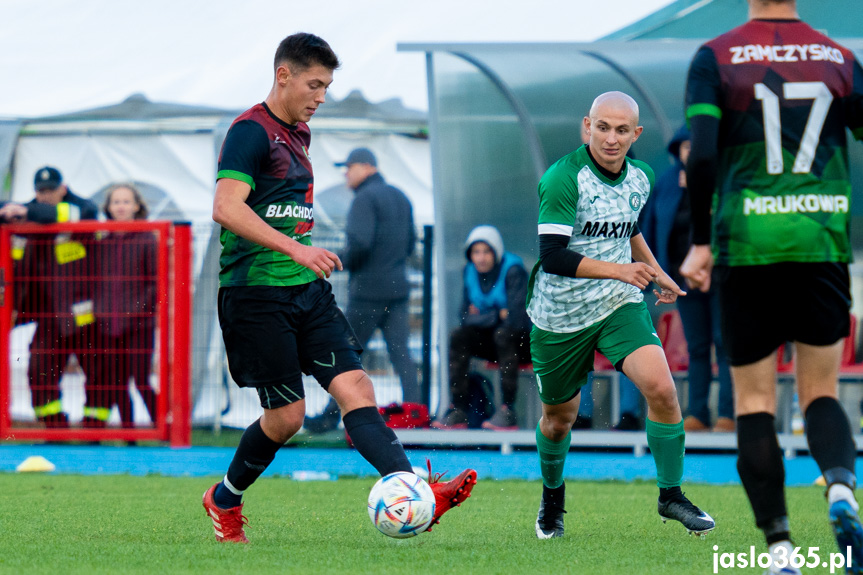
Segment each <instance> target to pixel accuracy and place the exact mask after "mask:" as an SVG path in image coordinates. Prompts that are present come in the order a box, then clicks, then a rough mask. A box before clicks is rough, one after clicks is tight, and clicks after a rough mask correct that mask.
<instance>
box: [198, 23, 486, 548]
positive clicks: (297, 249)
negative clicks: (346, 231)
mask: <svg viewBox="0 0 863 575" xmlns="http://www.w3.org/2000/svg"><path fill="white" fill-rule="evenodd" d="M338 67H339V60H338V58H337V57H336V55H335V53H333V51H332V49H331V48H330V46H329V44H327V43H326V42H325V41H324V40H322V39H321V38H319V37H317V36H314V35H312V34H304V33H299V34H294V35H291V36H288V37H287V38H285V39H284V40H283V41H282V42H281V44H279V48H278V50H277V51H276V57H275V62H274V69H275V78H274V80H273V87H272V90H271V91H270V94H269V95H268V96H267V99H266V100H265V101H264V102H262V103H260V104H257V105H255V106H253V107H252V108H250V109H249V110H247V111H246V112H243V113H242V114H241V115H240V116H239V117H238V118H237V119H236V120H235V121H234V123H233V125H232V126H231V128H230V130H229V131H228V134H227V136H226V137H225V143H224V144H223V147H222V153H221V155H220V158H219V172H218V183H217V184H216V196H215V199H214V202H213V219H214V220H215V221H216V222H218V223H220V224H221V225H222V232H221V242H222V255H221V259H220V265H221V273H220V274H219V283H220V290H219V322H220V324H221V327H222V335H223V337H224V340H225V349H226V350H227V354H228V363H229V366H230V369H231V375H232V376H233V378H234V380H235V381H236V382H237V384H238V385H240V386H241V387H254V388H256V389H257V391H258V395H259V396H260V400H261V406H262V407H263V408H264V414H263V415H262V416H261V418H260V419H258V420H257V421H255V422H254V423H252V424H251V425H250V426H249V427H248V429H246V431H245V433H244V434H243V437H242V438H241V439H240V445H239V446H238V447H237V451H236V453H235V455H234V459H233V461H232V462H231V465H230V467H229V468H228V472H227V474H226V475H225V478H224V479H223V480H222V481H220V482H219V483H217V484H216V485H214V486H212V487H211V488H210V489H209V490H207V492H206V493H205V494H204V500H203V503H204V508H205V509H206V510H207V514H208V515H209V516H210V517H211V519H212V520H213V527H214V529H215V531H216V539H217V540H218V541H231V542H241V543H246V542H248V539H246V535H245V532H244V530H243V526H244V524H245V517H244V516H243V514H242V508H243V505H242V495H243V492H244V491H245V490H246V489H247V488H248V487H249V486H250V485H251V484H252V483H253V482H254V481H255V480H256V479H257V478H258V477H259V476H260V475H261V473H263V472H264V470H265V469H266V468H267V466H268V465H269V464H270V463H271V462H272V461H273V459H274V458H275V456H276V452H277V451H278V450H279V448H280V447H281V446H282V445H284V444H285V442H287V441H288V440H289V439H290V438H291V437H292V436H293V435H294V434H295V433H296V432H297V431H298V430H299V429H300V427H302V425H303V418H304V416H305V412H306V404H305V400H304V393H303V380H302V377H303V374H304V373H306V374H311V375H312V376H314V377H315V379H317V381H318V383H319V384H320V385H321V386H322V387H323V388H324V389H325V390H327V391H328V392H329V393H330V394H331V395H332V396H333V397H334V398H335V400H336V401H337V402H338V404H339V407H340V408H341V410H342V419H343V421H344V424H345V429H346V431H347V432H348V433H349V434H350V436H351V439H352V440H353V442H354V445H355V446H356V447H357V450H358V451H359V452H360V454H361V455H362V456H363V457H364V458H365V459H366V460H367V461H368V462H369V463H371V464H372V465H373V466H374V467H375V469H377V471H378V472H379V473H380V474H381V475H386V474H389V473H393V472H395V471H408V472H410V471H411V469H412V468H411V464H410V462H409V461H408V459H407V456H406V455H405V452H404V449H403V448H402V445H401V443H399V441H398V439H397V438H396V436H395V434H394V433H393V431H392V430H391V429H389V428H388V427H387V426H386V425H385V424H384V421H383V419H382V418H381V416H380V414H379V413H378V410H377V404H376V402H375V394H374V389H373V387H372V382H371V380H370V379H369V377H368V375H366V373H365V371H363V367H362V364H361V363H360V353H361V352H362V348H361V347H360V345H359V344H358V343H357V339H356V336H355V335H354V332H353V331H352V330H351V327H350V326H349V325H348V322H347V320H346V319H345V316H344V315H343V314H342V312H341V311H340V310H339V308H338V307H337V306H336V303H335V299H334V298H333V294H332V290H331V287H330V284H329V282H327V281H326V279H325V278H327V277H329V276H330V274H331V273H332V272H333V270H334V269H336V268H338V269H341V268H342V263H341V262H340V261H339V258H338V256H336V254H334V253H332V252H330V251H328V250H325V249H323V248H316V247H313V246H312V242H311V233H312V228H313V227H314V215H313V211H312V210H313V203H312V199H313V177H312V165H311V162H310V160H309V143H310V140H311V134H310V132H309V128H308V126H307V125H306V122H308V121H309V120H310V119H311V117H312V116H313V115H314V114H315V111H316V110H317V108H318V106H320V105H321V104H323V103H324V101H325V96H326V93H327V88H328V87H329V85H330V83H331V82H332V81H333V71H334V70H335V69H336V68H338ZM430 480H431V478H430ZM475 483H476V472H475V471H473V470H472V469H467V470H465V471H463V472H462V473H461V474H459V475H458V477H456V478H455V479H453V480H452V481H449V482H446V483H443V482H435V483H432V489H433V491H434V493H435V498H436V509H435V520H437V519H439V518H440V516H441V515H443V514H444V513H445V512H446V511H447V510H449V509H450V507H451V506H452V505H458V504H460V503H461V502H462V501H464V500H465V499H466V498H467V497H468V496H469V495H470V492H471V489H472V488H473V486H474V484H475Z"/></svg>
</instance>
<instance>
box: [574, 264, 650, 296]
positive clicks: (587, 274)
mask: <svg viewBox="0 0 863 575" xmlns="http://www.w3.org/2000/svg"><path fill="white" fill-rule="evenodd" d="M655 275H656V272H655V270H654V269H653V268H652V267H650V266H649V265H647V264H645V263H642V262H634V263H631V264H616V263H613V262H606V261H602V260H595V259H591V258H588V257H585V258H584V259H582V260H581V263H580V264H579V266H578V273H577V274H576V277H579V278H590V279H605V280H617V281H622V282H624V283H628V284H630V285H634V286H635V287H637V288H638V289H641V290H643V289H645V288H646V287H647V286H649V285H650V282H651V281H653V277H654V276H655Z"/></svg>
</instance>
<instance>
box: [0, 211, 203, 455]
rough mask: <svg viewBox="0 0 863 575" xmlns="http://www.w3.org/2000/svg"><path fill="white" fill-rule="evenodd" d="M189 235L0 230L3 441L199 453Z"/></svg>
mask: <svg viewBox="0 0 863 575" xmlns="http://www.w3.org/2000/svg"><path fill="white" fill-rule="evenodd" d="M191 246H192V236H191V227H190V226H189V225H188V224H174V223H171V222H123V223H120V222H96V221H93V222H76V223H68V224H51V225H39V224H16V225H4V226H0V353H2V358H3V362H2V365H0V437H2V438H4V439H16V440H18V439H20V440H32V439H41V440H46V441H99V440H125V441H138V440H160V441H170V444H171V445H172V446H174V447H183V446H188V445H189V444H190V435H191V413H190V410H191V401H190V355H191V317H192V314H191V293H192V285H191V284H192V276H191V265H192V258H191V251H192V248H191Z"/></svg>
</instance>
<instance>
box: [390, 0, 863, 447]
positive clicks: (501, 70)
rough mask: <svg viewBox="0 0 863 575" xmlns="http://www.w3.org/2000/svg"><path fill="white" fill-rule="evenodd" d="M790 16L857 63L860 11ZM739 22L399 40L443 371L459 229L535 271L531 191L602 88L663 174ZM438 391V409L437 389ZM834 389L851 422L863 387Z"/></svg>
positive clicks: (715, 17) (845, 0)
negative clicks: (525, 38) (636, 118)
mask: <svg viewBox="0 0 863 575" xmlns="http://www.w3.org/2000/svg"><path fill="white" fill-rule="evenodd" d="M798 8H799V11H800V15H801V18H803V19H804V20H806V21H807V22H809V23H810V24H812V25H813V26H814V27H815V28H817V29H819V30H822V31H824V32H826V33H827V35H829V36H831V37H833V38H836V39H837V40H838V41H839V42H841V43H842V44H844V45H845V46H847V47H848V48H850V49H851V50H853V51H854V52H855V53H856V54H857V57H858V59H863V38H861V37H860V29H859V25H858V24H859V22H861V21H863V3H860V2H857V1H855V0H819V1H815V0H799V1H798ZM746 18H747V5H746V2H745V0H679V1H677V2H673V3H671V4H670V5H669V6H667V7H665V8H663V9H661V10H659V11H657V12H655V13H654V14H651V15H650V16H648V17H646V18H644V19H642V20H640V21H638V22H636V23H634V24H632V25H630V26H627V27H625V28H623V29H621V30H619V31H617V32H615V33H613V34H610V35H609V36H607V37H605V38H602V39H600V40H598V41H596V42H591V43H402V44H399V46H398V49H399V50H400V51H405V52H423V53H425V57H426V71H427V80H428V95H429V97H428V99H429V136H430V139H431V144H432V146H431V150H432V170H433V171H432V174H433V180H434V195H435V234H436V237H437V238H438V241H436V242H435V250H436V251H435V258H436V261H437V269H438V274H437V277H436V282H437V283H436V288H437V292H438V294H439V301H438V307H439V313H440V318H439V320H440V321H439V324H440V330H439V332H438V337H439V338H440V339H439V341H438V347H439V349H440V353H441V365H446V362H447V357H446V355H447V344H446V338H447V337H448V334H449V332H450V330H451V329H452V328H453V327H454V326H455V325H456V324H457V322H458V317H457V314H458V302H459V301H460V299H461V291H460V290H461V271H462V267H463V265H464V250H463V242H464V238H465V237H467V234H468V232H469V231H470V230H471V229H472V228H473V227H474V226H476V225H478V224H491V225H494V226H496V227H497V228H498V229H500V230H501V231H502V233H503V236H504V241H505V243H506V247H507V249H508V250H510V251H513V252H515V253H516V254H518V255H519V256H521V257H522V258H523V259H524V261H525V263H526V265H528V266H531V265H533V263H534V262H535V261H536V258H537V247H536V246H537V243H536V242H537V239H536V222H537V215H538V200H537V193H536V188H537V183H538V181H539V179H540V177H541V176H542V174H543V173H544V172H545V170H546V169H547V168H548V167H549V166H550V165H551V164H552V163H554V162H555V161H556V160H557V159H559V158H560V157H561V156H563V155H565V154H567V153H569V152H570V151H572V150H574V149H575V148H577V147H578V146H580V145H581V140H580V130H581V122H582V118H583V117H584V116H585V115H587V113H588V110H589V108H590V105H591V103H592V101H593V99H594V98H595V97H596V96H597V95H599V94H600V93H602V92H605V91H609V90H620V91H623V92H626V93H628V94H630V95H631V96H632V97H634V98H635V100H636V101H637V102H638V104H639V107H640V113H641V117H640V123H641V124H642V125H643V126H644V133H643V134H642V136H641V137H640V138H639V140H638V142H637V143H636V144H635V145H634V146H633V152H634V154H635V157H636V158H638V159H640V160H643V161H646V162H647V163H648V164H649V165H650V166H652V167H653V169H654V171H655V172H656V174H657V175H659V174H661V173H662V172H663V171H664V170H665V169H666V168H667V167H669V166H670V165H671V163H670V157H669V155H668V153H667V152H666V144H667V142H668V141H669V140H670V139H671V137H672V135H673V134H674V132H675V130H676V129H677V128H678V127H679V126H681V125H682V124H683V122H684V110H683V106H684V90H685V83H686V73H687V69H688V66H689V63H690V61H691V58H692V56H693V55H694V53H695V50H696V49H697V48H698V47H699V46H700V45H701V44H702V43H703V42H704V41H706V40H707V39H710V38H712V37H714V36H716V35H718V34H720V33H723V32H725V31H727V30H730V29H731V28H733V27H735V26H737V25H740V24H743V23H744V22H745V20H746ZM849 139H850V140H851V141H852V142H853V138H851V136H850V134H849ZM849 151H850V156H851V165H852V166H853V178H852V180H853V181H852V185H853V189H854V192H853V194H854V197H853V201H852V214H853V220H852V228H853V229H852V234H851V237H852V241H853V242H854V244H853V245H854V251H855V254H856V256H857V257H856V260H857V261H858V262H859V261H861V255H863V147H861V146H860V144H859V143H852V144H851V145H850V148H849ZM851 270H852V276H853V277H852V290H853V295H854V299H855V307H854V310H853V312H854V314H855V315H856V316H857V317H860V316H861V313H863V307H861V306H863V281H861V280H863V268H861V267H860V265H859V264H854V265H852V267H851ZM651 307H652V306H651ZM789 312H793V310H789ZM858 325H859V323H858ZM786 387H787V386H786ZM439 388H440V389H441V393H442V397H441V399H440V405H441V406H443V407H446V405H448V403H449V401H448V397H446V395H447V386H446V385H440V386H439ZM843 388H846V389H843V398H844V404H845V407H846V409H848V412H849V415H850V418H851V421H860V418H859V405H860V401H859V399H860V392H859V391H858V390H859V389H860V388H861V386H843ZM847 388H854V389H847ZM532 393H534V392H532ZM612 423H613V422H612ZM576 435H579V436H580V435H581V434H580V433H579V434H573V442H574V443H576V442H577V441H578V439H577V438H576Z"/></svg>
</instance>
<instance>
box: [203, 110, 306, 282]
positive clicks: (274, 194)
mask: <svg viewBox="0 0 863 575" xmlns="http://www.w3.org/2000/svg"><path fill="white" fill-rule="evenodd" d="M310 141H311V132H310V131H309V127H308V125H306V124H305V123H303V122H300V123H298V124H297V125H296V126H292V125H290V124H287V123H285V122H283V121H281V120H280V119H278V118H277V117H276V116H275V115H274V114H273V113H272V112H271V111H270V110H269V108H267V105H266V104H264V103H261V104H258V105H256V106H254V107H252V108H250V109H249V110H246V111H245V112H243V113H242V114H241V115H240V116H238V117H237V119H236V120H234V123H233V124H232V125H231V128H230V129H229V130H228V134H227V136H226V137H225V142H224V144H222V151H221V154H220V155H219V172H218V175H217V178H219V179H221V178H230V179H234V180H239V181H241V182H245V183H247V184H249V185H250V186H251V187H252V191H251V193H250V194H249V197H248V198H247V199H246V203H247V204H248V205H249V207H250V208H252V210H254V212H255V213H256V214H258V215H259V216H260V217H261V219H263V220H264V221H265V222H267V223H268V224H269V225H271V226H272V227H274V228H275V229H277V230H278V231H280V232H281V233H283V234H285V235H286V236H289V237H290V238H293V239H294V240H296V241H298V242H300V243H302V244H305V245H311V243H312V228H313V227H314V225H315V221H314V214H313V210H312V208H313V206H312V204H313V189H314V186H313V183H314V178H313V176H312V164H311V161H310V160H309V152H308V150H309V143H310ZM220 240H221V242H222V255H221V257H220V258H219V264H220V266H221V271H220V273H219V285H221V286H222V287H228V286H250V285H268V286H289V285H300V284H304V283H308V282H311V281H314V280H315V279H316V278H317V276H316V275H315V273H314V272H313V271H312V270H310V269H309V268H307V267H305V266H301V265H300V264H298V263H296V262H295V261H294V260H292V259H291V258H289V257H288V256H286V255H284V254H282V253H279V252H276V251H273V250H271V249H268V248H265V247H263V246H260V245H258V244H256V243H254V242H251V241H249V240H246V239H244V238H241V237H239V236H237V235H236V234H234V233H233V232H231V231H229V230H226V229H225V228H222V233H221V236H220Z"/></svg>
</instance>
